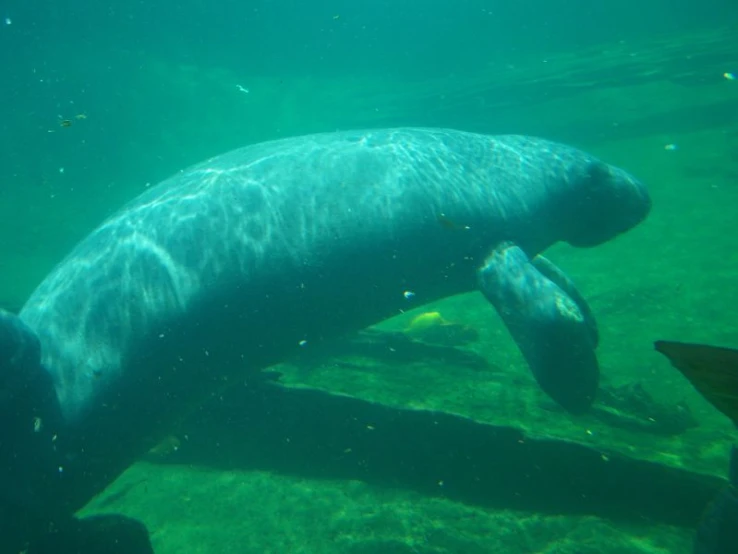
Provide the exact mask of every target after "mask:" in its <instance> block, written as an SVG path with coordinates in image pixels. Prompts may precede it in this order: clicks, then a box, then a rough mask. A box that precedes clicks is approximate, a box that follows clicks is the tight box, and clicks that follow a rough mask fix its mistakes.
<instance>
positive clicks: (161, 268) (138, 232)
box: [21, 129, 563, 417]
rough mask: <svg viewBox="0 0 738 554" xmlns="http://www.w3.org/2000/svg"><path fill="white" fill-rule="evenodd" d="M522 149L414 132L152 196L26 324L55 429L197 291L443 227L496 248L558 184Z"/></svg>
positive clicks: (43, 290) (509, 142) (86, 243)
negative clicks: (505, 230) (469, 227)
mask: <svg viewBox="0 0 738 554" xmlns="http://www.w3.org/2000/svg"><path fill="white" fill-rule="evenodd" d="M532 140H533V139H525V138H523V137H503V138H499V139H495V138H493V137H485V136H482V135H473V134H469V133H461V132H457V131H445V130H424V129H396V130H384V131H381V130H380V131H369V132H346V133H335V134H325V135H314V136H308V137H297V138H291V139H285V140H280V141H274V142H269V143H264V144H258V145H254V146H250V147H246V148H243V149H240V150H236V151H233V152H231V153H227V154H224V155H222V156H218V157H216V158H213V159H211V160H208V161H206V162H204V163H202V164H199V165H197V166H194V167H192V168H190V169H188V170H185V171H183V172H181V173H179V174H177V175H175V176H174V177H172V178H170V179H168V180H167V181H165V182H163V183H161V184H160V185H158V186H156V187H154V188H152V189H151V190H149V191H147V192H146V193H144V194H143V195H141V196H140V197H138V198H137V199H135V200H133V201H132V202H130V203H129V204H128V205H126V206H124V207H123V209H122V210H120V211H119V212H118V213H117V214H115V215H114V216H112V217H111V218H110V219H108V220H107V221H106V222H105V223H104V224H103V225H101V226H100V227H99V228H98V229H96V230H95V231H94V232H93V233H92V234H91V235H90V236H88V237H87V238H86V239H84V240H83V241H82V242H81V243H80V244H79V245H78V246H77V247H76V248H75V249H74V250H73V251H72V252H71V253H70V254H69V256H68V257H67V258H66V259H65V260H64V261H63V262H62V263H61V264H59V266H57V267H56V268H55V270H54V271H53V272H52V273H51V274H50V275H49V276H48V277H47V278H46V279H45V281H44V282H43V283H42V284H41V285H40V286H39V287H38V289H37V290H36V291H35V292H34V294H33V295H32V296H31V298H30V299H29V301H28V302H27V304H26V305H25V307H24V308H23V310H22V312H21V317H22V319H23V320H24V321H25V322H26V323H27V324H28V325H29V326H30V327H31V328H32V329H34V330H35V331H36V333H37V334H38V335H39V337H40V339H41V344H42V349H43V355H42V359H43V362H44V365H45V366H46V367H48V368H49V371H51V372H52V374H53V376H54V379H55V381H56V384H57V389H58V390H59V394H60V401H61V404H62V409H63V410H64V412H65V415H67V416H68V417H73V415H74V414H76V413H81V412H80V410H81V409H82V408H83V407H84V405H85V403H86V402H87V400H88V399H89V398H91V397H92V396H93V395H94V394H95V390H101V389H104V388H106V387H109V386H111V384H112V383H114V382H116V380H117V379H119V378H120V368H121V367H122V364H123V363H124V359H125V357H126V356H127V355H128V354H129V353H130V352H131V349H132V348H133V345H135V344H138V343H139V342H140V341H141V340H142V339H143V338H144V337H146V336H148V335H150V334H151V333H152V331H153V330H154V329H155V328H157V326H158V325H159V324H161V322H162V321H165V320H172V319H176V318H177V317H179V316H180V315H181V314H183V313H184V312H186V311H187V310H188V309H189V307H190V306H191V304H192V302H193V301H195V300H196V299H197V298H198V297H200V296H201V295H202V293H203V291H212V290H214V289H217V288H219V287H223V286H231V287H233V286H235V285H237V284H245V283H248V282H250V279H251V278H252V277H253V276H254V275H259V276H262V277H264V276H270V277H274V278H275V279H276V278H277V277H278V276H279V275H280V274H290V273H293V274H294V272H295V271H303V268H305V267H318V266H321V265H323V266H325V265H326V264H327V263H328V261H327V260H328V258H329V257H330V258H331V259H334V260H338V261H339V262H340V263H342V264H345V263H350V262H349V260H351V259H352V257H356V256H358V255H359V254H360V253H370V254H373V253H377V252H381V251H382V249H383V246H384V247H387V248H393V249H395V250H396V251H397V252H398V254H400V255H402V254H403V253H407V254H408V255H410V254H412V255H413V256H414V255H415V253H416V252H417V251H418V249H419V248H422V247H423V245H424V244H427V243H428V242H432V241H433V240H438V241H440V243H441V244H442V241H445V240H447V239H448V233H447V232H445V231H444V230H443V229H442V227H441V226H440V225H438V219H437V218H438V216H439V214H441V213H443V214H444V216H448V217H450V218H451V219H453V220H458V221H462V222H465V221H471V222H473V223H474V224H476V225H475V231H477V232H478V233H491V232H493V231H494V230H493V229H489V228H487V227H486V226H487V222H488V221H490V220H495V221H496V220H499V219H501V218H504V217H505V216H506V214H507V213H508V212H514V213H516V214H518V215H519V212H521V211H524V210H529V211H533V210H535V209H536V205H537V203H540V202H539V199H540V198H542V197H545V191H541V190H535V188H536V187H538V188H539V189H540V188H541V185H542V183H543V184H545V183H546V182H548V180H547V172H552V171H553V168H552V166H551V165H550V164H549V165H546V164H545V163H544V160H542V159H539V158H538V157H537V156H538V155H539V154H540V156H548V157H550V155H551V153H550V152H547V151H546V148H547V146H546V145H547V144H549V143H545V141H539V143H533V144H531V141H532ZM562 152H563V150H562ZM548 161H549V162H550V161H551V160H550V159H549V160H548ZM513 185H514V186H513ZM490 206H492V208H491V209H490ZM491 215H494V216H495V217H490V216H491ZM511 219H513V220H514V219H515V218H511ZM518 219H520V220H524V221H529V220H533V219H534V218H521V217H518ZM411 235H412V237H411ZM482 238H483V237H480V236H479V235H477V239H478V242H479V243H482V242H483V241H482V240H481V239H482ZM390 240H391V241H393V242H391V243H390V242H388V241H390ZM402 249H405V250H402ZM451 250H452V249H451V248H449V251H451ZM449 255H451V254H449ZM451 261H452V260H451V259H449V260H448V262H451ZM295 268H297V269H295Z"/></svg>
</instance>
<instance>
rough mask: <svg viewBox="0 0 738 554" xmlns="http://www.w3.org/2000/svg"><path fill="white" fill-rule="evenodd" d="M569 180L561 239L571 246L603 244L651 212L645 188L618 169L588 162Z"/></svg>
mask: <svg viewBox="0 0 738 554" xmlns="http://www.w3.org/2000/svg"><path fill="white" fill-rule="evenodd" d="M570 178H571V179H572V182H571V185H572V187H571V189H569V190H570V191H571V196H569V198H568V199H567V204H568V209H567V210H566V211H565V212H566V221H565V222H564V224H563V225H564V235H563V240H565V241H566V242H568V243H569V244H571V245H572V246H577V247H588V246H597V245H598V244H602V243H603V242H606V241H608V240H610V239H612V238H614V237H616V236H617V235H619V234H621V233H624V232H625V231H628V230H629V229H631V228H633V227H635V226H636V225H638V224H639V223H640V222H641V221H643V220H644V219H645V218H646V216H647V215H648V212H649V211H650V210H651V197H650V196H649V194H648V191H647V190H646V187H645V186H644V185H643V183H641V182H640V181H639V180H638V179H636V178H635V177H633V176H632V175H630V174H629V173H628V172H626V171H624V170H622V169H620V168H617V167H614V166H611V165H608V164H605V163H603V162H601V161H599V160H590V161H588V162H587V163H585V164H583V166H581V167H580V168H579V169H578V170H577V171H575V172H574V175H572V176H571V177H570Z"/></svg>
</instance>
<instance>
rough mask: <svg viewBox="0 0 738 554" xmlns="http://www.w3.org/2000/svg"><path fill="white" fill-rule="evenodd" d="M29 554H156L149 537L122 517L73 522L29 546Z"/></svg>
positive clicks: (93, 517) (105, 517) (142, 529)
mask: <svg viewBox="0 0 738 554" xmlns="http://www.w3.org/2000/svg"><path fill="white" fill-rule="evenodd" d="M26 552H27V554H153V553H154V549H153V548H152V547H151V541H150V540H149V533H148V531H147V530H146V527H145V526H144V525H143V524H142V523H141V522H139V521H136V520H135V519H131V518H129V517H125V516H122V515H113V514H111V515H97V516H92V517H87V518H84V519H74V520H72V521H71V522H70V523H69V525H65V526H64V527H63V528H59V529H54V530H53V531H50V532H49V533H48V534H47V535H45V536H44V537H42V538H40V539H39V540H37V541H35V542H33V543H32V544H30V545H29V547H28V549H27V550H26Z"/></svg>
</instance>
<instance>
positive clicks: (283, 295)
mask: <svg viewBox="0 0 738 554" xmlns="http://www.w3.org/2000/svg"><path fill="white" fill-rule="evenodd" d="M650 207H651V201H650V198H649V194H648V192H647V190H646V188H645V187H644V185H643V184H642V183H641V182H640V181H639V180H637V179H636V178H635V177H633V176H632V175H630V174H629V173H627V172H626V171H624V170H623V169H620V168H617V167H613V166H611V165H608V164H606V163H604V162H602V161H600V160H599V159H597V158H596V157H594V156H592V155H590V154H588V153H585V152H582V151H580V150H578V149H576V148H573V147H570V146H567V145H563V144H558V143H554V142H550V141H547V140H543V139H539V138H535V137H527V136H515V135H505V136H487V135H481V134H473V133H467V132H461V131H456V130H447V129H421V128H417V129H416V128H399V129H385V130H365V131H347V132H337V133H326V134H317V135H310V136H303V137H295V138H287V139H283V140H276V141H270V142H265V143H261V144H256V145H252V146H247V147H245V148H241V149H238V150H235V151H232V152H230V153H226V154H223V155H220V156H217V157H214V158H212V159H209V160H207V161H205V162H203V163H200V164H198V165H195V166H193V167H191V168H189V169H186V170H184V171H181V172H180V173H178V174H176V175H174V176H173V177H171V178H169V179H167V180H165V181H164V182H162V183H161V184H159V185H157V186H155V187H152V188H150V189H148V190H146V191H145V192H144V193H143V194H141V195H140V196H139V197H138V198H135V199H134V200H132V201H131V202H130V203H128V204H127V205H125V206H124V207H123V208H122V209H121V210H119V211H118V212H117V213H115V214H113V215H112V216H111V217H109V218H108V219H107V220H106V221H105V222H103V223H102V224H101V225H100V226H99V227H98V228H97V229H95V230H94V231H93V232H92V233H91V234H90V235H89V236H87V237H86V238H84V239H83V240H82V241H81V242H80V243H79V244H78V245H77V246H76V247H75V248H74V249H73V250H72V251H71V252H70V253H69V254H68V255H67V256H66V258H65V259H64V260H62V261H61V262H60V263H59V264H58V265H57V266H56V267H55V268H54V269H53V270H52V271H51V273H50V274H49V275H48V276H47V277H46V278H45V279H44V280H43V282H42V283H41V284H40V285H39V286H38V288H37V289H36V290H35V291H34V292H33V293H32V295H31V296H30V298H29V299H28V301H27V302H26V303H25V305H24V306H23V308H22V309H21V311H20V313H19V314H18V315H17V316H15V315H12V314H10V313H3V314H2V315H1V316H0V387H1V390H2V393H1V395H0V417H2V425H3V429H4V431H3V433H5V435H4V436H6V437H9V440H8V441H6V444H5V445H4V446H3V447H2V450H0V457H1V458H0V464H2V468H0V473H1V474H4V476H5V477H7V478H8V480H12V481H13V482H14V486H13V487H12V488H9V489H7V490H3V492H2V493H0V495H1V496H2V500H1V501H0V502H2V503H4V506H5V508H4V509H5V510H7V513H10V512H12V513H13V514H15V515H13V519H14V521H15V523H16V524H18V525H17V526H18V528H28V529H33V528H34V522H36V521H38V520H44V519H49V518H53V517H57V514H61V515H59V516H58V517H63V515H64V514H71V513H73V512H74V511H75V510H76V509H78V508H80V507H81V506H82V505H84V504H85V503H86V502H87V501H88V500H89V499H90V497H91V495H93V494H95V493H96V492H97V491H99V490H101V489H102V488H103V487H104V486H105V485H106V484H108V483H109V482H110V481H111V480H112V479H113V478H114V477H115V476H116V475H117V474H118V473H120V471H122V470H123V469H124V468H125V467H126V466H127V465H128V464H130V463H131V462H132V461H133V460H134V459H135V458H136V457H137V456H139V455H141V454H143V453H144V452H146V450H148V448H150V447H151V446H153V445H154V444H155V441H156V439H157V438H161V437H163V436H164V435H165V434H166V430H167V427H168V425H170V424H171V421H172V419H173V418H175V417H176V416H177V414H179V413H181V412H182V410H184V409H185V406H191V405H192V404H193V402H198V401H203V400H205V399H207V398H208V397H209V396H211V395H215V394H217V391H218V390H220V389H221V388H222V387H223V386H226V385H227V384H228V383H232V382H234V381H238V380H243V379H244V378H246V376H247V375H254V374H256V373H257V372H258V370H260V369H263V368H265V367H267V366H269V365H271V364H274V363H277V362H280V361H282V360H285V359H288V358H289V357H291V356H293V355H295V354H296V353H297V352H298V351H299V350H300V349H301V348H310V347H311V345H317V344H320V343H321V342H323V341H327V340H330V339H333V338H335V337H337V336H339V335H341V334H344V333H347V332H351V331H356V330H360V329H362V328H364V327H366V326H369V325H371V324H373V323H377V322H379V321H381V320H383V319H386V318H388V317H390V316H393V315H395V314H398V313H400V312H401V311H404V310H407V309H410V308H413V307H416V306H419V305H422V304H425V303H427V302H430V301H433V300H437V299H440V298H443V297H448V296H451V295H455V294H459V293H463V292H467V291H472V290H480V291H481V292H482V293H483V294H484V296H485V297H486V298H488V299H489V301H490V302H491V303H492V304H493V306H494V307H495V308H496V310H497V312H498V313H499V315H500V316H501V318H502V320H503V321H504V323H505V324H506V325H507V326H508V328H509V330H510V332H511V335H512V337H513V338H514V340H515V342H516V343H517V345H518V347H519V348H520V350H521V352H522V354H523V356H524V358H525V359H526V361H527V363H528V365H529V366H530V368H531V370H532V373H533V375H534V376H535V378H536V380H537V381H538V383H539V384H540V385H541V387H542V389H543V390H544V391H545V392H546V393H547V394H548V395H549V396H551V398H553V399H554V400H555V401H556V402H558V403H559V404H560V405H561V406H562V407H563V408H564V409H566V410H568V411H570V412H572V413H582V412H584V411H586V410H587V408H588V407H589V406H590V404H591V403H592V401H593V399H594V396H595V394H596V390H597V386H598V376H599V367H598V363H597V357H596V354H595V349H596V345H597V330H596V329H597V328H596V323H595V321H594V318H593V316H592V311H591V309H590V308H589V307H588V306H587V304H586V301H585V300H584V298H583V296H582V295H581V294H579V293H578V292H577V291H576V287H575V286H574V284H573V283H572V282H571V280H570V279H569V278H568V277H566V276H565V274H564V273H563V272H562V271H560V270H559V269H558V268H556V267H555V266H553V264H551V263H550V262H549V261H547V260H546V259H545V258H543V257H542V256H541V254H542V252H544V251H545V250H546V249H547V248H548V247H550V246H552V245H553V244H555V243H557V242H562V241H563V242H566V243H569V244H571V245H573V246H576V247H591V246H596V245H598V244H601V243H603V242H605V241H608V240H610V239H612V238H614V237H616V236H617V235H619V234H621V233H623V232H625V231H627V230H629V229H631V228H632V227H634V226H635V225H637V224H638V223H639V222H641V221H642V220H643V219H644V218H645V217H646V215H647V214H648V212H649V210H650ZM152 441H153V442H152ZM13 452H20V453H21V454H22V455H21V456H20V457H19V456H16V455H14V454H12V453H13ZM30 458H33V461H32V462H29V459H30ZM11 476H12V477H11ZM2 509H3V508H2V507H0V510H2ZM3 513H5V512H3ZM3 519H4V517H3V518H0V521H3ZM19 522H20V523H22V524H19Z"/></svg>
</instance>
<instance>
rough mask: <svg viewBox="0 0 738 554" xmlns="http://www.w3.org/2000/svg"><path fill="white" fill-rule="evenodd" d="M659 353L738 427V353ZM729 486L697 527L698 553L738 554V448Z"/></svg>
mask: <svg viewBox="0 0 738 554" xmlns="http://www.w3.org/2000/svg"><path fill="white" fill-rule="evenodd" d="M654 346H655V347H656V350H657V351H658V352H661V353H662V354H663V355H664V356H666V357H667V358H669V361H670V362H671V364H672V365H673V366H674V367H675V368H677V369H678V370H679V371H681V372H682V374H683V375H684V376H685V377H686V378H687V379H688V380H689V382H690V383H692V385H693V386H694V388H695V389H697V391H698V392H699V393H700V394H702V396H704V397H705V399H706V400H707V401H708V402H710V403H711V404H712V405H713V406H715V408H717V409H718V410H720V411H721V412H722V413H724V414H725V415H726V416H728V417H729V418H730V419H731V420H732V421H733V423H734V424H735V425H736V426H738V350H734V349H732V348H721V347H718V346H709V345H706V344H689V343H683V342H671V341H656V342H655V343H654ZM728 479H729V482H728V485H727V486H726V487H725V488H724V489H723V490H722V491H720V493H719V494H718V496H717V497H716V498H715V500H714V501H713V502H712V504H711V505H710V507H709V508H708V510H707V512H706V513H705V517H704V518H703V520H702V521H701V522H700V525H699V527H698V528H697V535H696V537H695V542H694V554H736V553H738V449H736V447H735V446H734V447H733V448H732V449H731V453H730V467H729V471H728Z"/></svg>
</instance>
